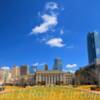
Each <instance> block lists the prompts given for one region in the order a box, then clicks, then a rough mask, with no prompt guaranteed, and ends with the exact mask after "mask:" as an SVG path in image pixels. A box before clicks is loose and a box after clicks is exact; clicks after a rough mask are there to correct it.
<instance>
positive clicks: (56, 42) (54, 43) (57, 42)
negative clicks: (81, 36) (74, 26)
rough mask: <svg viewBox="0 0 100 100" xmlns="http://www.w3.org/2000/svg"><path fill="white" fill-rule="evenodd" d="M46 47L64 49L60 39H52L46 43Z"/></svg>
mask: <svg viewBox="0 0 100 100" xmlns="http://www.w3.org/2000/svg"><path fill="white" fill-rule="evenodd" d="M46 44H47V45H49V46H51V47H59V48H61V47H64V46H65V44H64V43H63V40H62V39H61V38H52V39H50V40H48V41H47V42H46Z"/></svg>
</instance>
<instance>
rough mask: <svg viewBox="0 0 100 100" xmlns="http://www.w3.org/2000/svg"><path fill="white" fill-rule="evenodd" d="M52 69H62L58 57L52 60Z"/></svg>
mask: <svg viewBox="0 0 100 100" xmlns="http://www.w3.org/2000/svg"><path fill="white" fill-rule="evenodd" d="M53 70H60V71H62V61H61V59H60V58H56V59H55V60H54V66H53Z"/></svg>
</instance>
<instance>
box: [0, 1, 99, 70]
mask: <svg viewBox="0 0 100 100" xmlns="http://www.w3.org/2000/svg"><path fill="white" fill-rule="evenodd" d="M96 1H97V2H94V1H93V0H92V1H91V0H88V1H87V0H84V1H80V0H77V1H74V0H43V1H42V2H41V0H29V1H28V0H25V1H24V2H23V1H21V0H15V1H12V0H9V2H5V1H2V2H1V1H0V12H1V16H0V66H3V65H7V66H12V65H14V64H16V65H23V64H29V65H34V64H37V65H39V66H40V68H41V65H43V64H44V63H47V64H48V65H49V67H50V69H51V68H52V67H53V61H54V59H55V58H56V57H60V58H61V59H62V63H63V70H70V71H75V70H77V69H79V68H80V67H82V66H84V65H87V64H88V53H87V38H86V37H87V33H88V32H92V31H98V32H99V29H100V25H99V23H100V20H99V18H100V14H99V8H100V7H99V3H100V1H99V0H96ZM40 2H41V3H40ZM80 58H81V59H80Z"/></svg>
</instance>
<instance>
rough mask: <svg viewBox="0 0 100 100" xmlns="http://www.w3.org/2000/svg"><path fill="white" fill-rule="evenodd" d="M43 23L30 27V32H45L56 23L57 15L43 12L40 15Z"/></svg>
mask: <svg viewBox="0 0 100 100" xmlns="http://www.w3.org/2000/svg"><path fill="white" fill-rule="evenodd" d="M41 18H42V20H43V23H42V24H40V25H38V26H36V27H35V28H33V29H32V34H41V33H45V32H47V31H48V30H49V29H50V28H53V27H54V26H56V25H57V23H58V21H57V16H56V15H48V14H44V15H43V16H41Z"/></svg>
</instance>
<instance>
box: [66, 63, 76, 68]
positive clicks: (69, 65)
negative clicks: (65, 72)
mask: <svg viewBox="0 0 100 100" xmlns="http://www.w3.org/2000/svg"><path fill="white" fill-rule="evenodd" d="M75 67H77V64H67V65H66V68H75Z"/></svg>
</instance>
